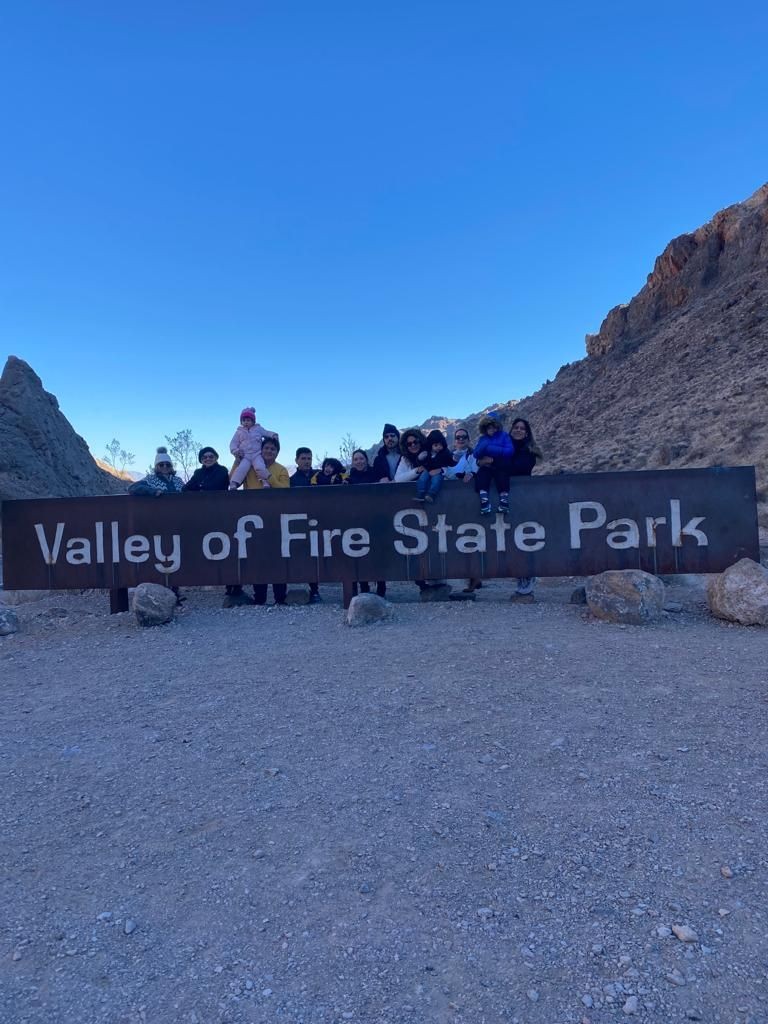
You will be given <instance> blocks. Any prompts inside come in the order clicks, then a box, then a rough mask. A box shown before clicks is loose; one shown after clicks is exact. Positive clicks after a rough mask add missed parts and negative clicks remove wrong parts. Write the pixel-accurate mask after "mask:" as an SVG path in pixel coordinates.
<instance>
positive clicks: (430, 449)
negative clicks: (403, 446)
mask: <svg viewBox="0 0 768 1024" xmlns="http://www.w3.org/2000/svg"><path fill="white" fill-rule="evenodd" d="M424 454H425V455H426V458H425V459H424V460H423V463H422V464H423V466H424V472H423V473H422V474H421V475H420V476H419V479H418V480H417V481H416V501H428V502H433V501H437V497H438V495H439V494H440V488H441V487H442V486H443V475H444V473H445V470H446V469H447V468H448V467H449V466H453V456H452V455H451V453H450V452H449V451H448V442H447V441H446V439H445V435H444V434H443V433H442V432H441V431H439V430H430V432H429V433H428V434H427V442H426V447H425V452H424Z"/></svg>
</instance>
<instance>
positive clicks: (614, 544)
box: [605, 519, 640, 551]
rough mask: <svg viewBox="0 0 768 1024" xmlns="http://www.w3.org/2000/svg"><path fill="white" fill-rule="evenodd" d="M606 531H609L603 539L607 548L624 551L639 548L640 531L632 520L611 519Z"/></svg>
mask: <svg viewBox="0 0 768 1024" xmlns="http://www.w3.org/2000/svg"><path fill="white" fill-rule="evenodd" d="M606 529H607V530H610V531H611V532H610V533H609V534H608V536H607V537H606V538H605V543H606V544H607V545H608V547H609V548H614V550H616V551H626V549H627V548H639V547H640V531H639V530H638V528H637V523H636V522H635V520H634V519H612V520H611V521H610V523H608V525H607V527H606Z"/></svg>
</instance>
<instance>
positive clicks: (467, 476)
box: [445, 427, 477, 484]
mask: <svg viewBox="0 0 768 1024" xmlns="http://www.w3.org/2000/svg"><path fill="white" fill-rule="evenodd" d="M451 455H453V466H449V467H448V468H447V469H446V471H445V479H446V480H463V481H464V483H465V484H468V483H469V482H470V481H471V480H473V479H474V477H475V474H476V473H477V462H476V461H475V456H474V451H473V448H472V445H471V444H470V443H469V431H468V430H467V428H466V427H456V433H455V434H454V435H453V449H452V451H451Z"/></svg>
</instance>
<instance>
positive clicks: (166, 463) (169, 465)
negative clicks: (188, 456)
mask: <svg viewBox="0 0 768 1024" xmlns="http://www.w3.org/2000/svg"><path fill="white" fill-rule="evenodd" d="M161 466H165V467H166V468H167V469H170V468H171V463H170V462H158V463H157V465H156V467H155V468H156V469H160V467H161Z"/></svg>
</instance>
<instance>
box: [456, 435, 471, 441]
mask: <svg viewBox="0 0 768 1024" xmlns="http://www.w3.org/2000/svg"><path fill="white" fill-rule="evenodd" d="M456 440H457V441H468V440H469V434H457V435H456Z"/></svg>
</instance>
